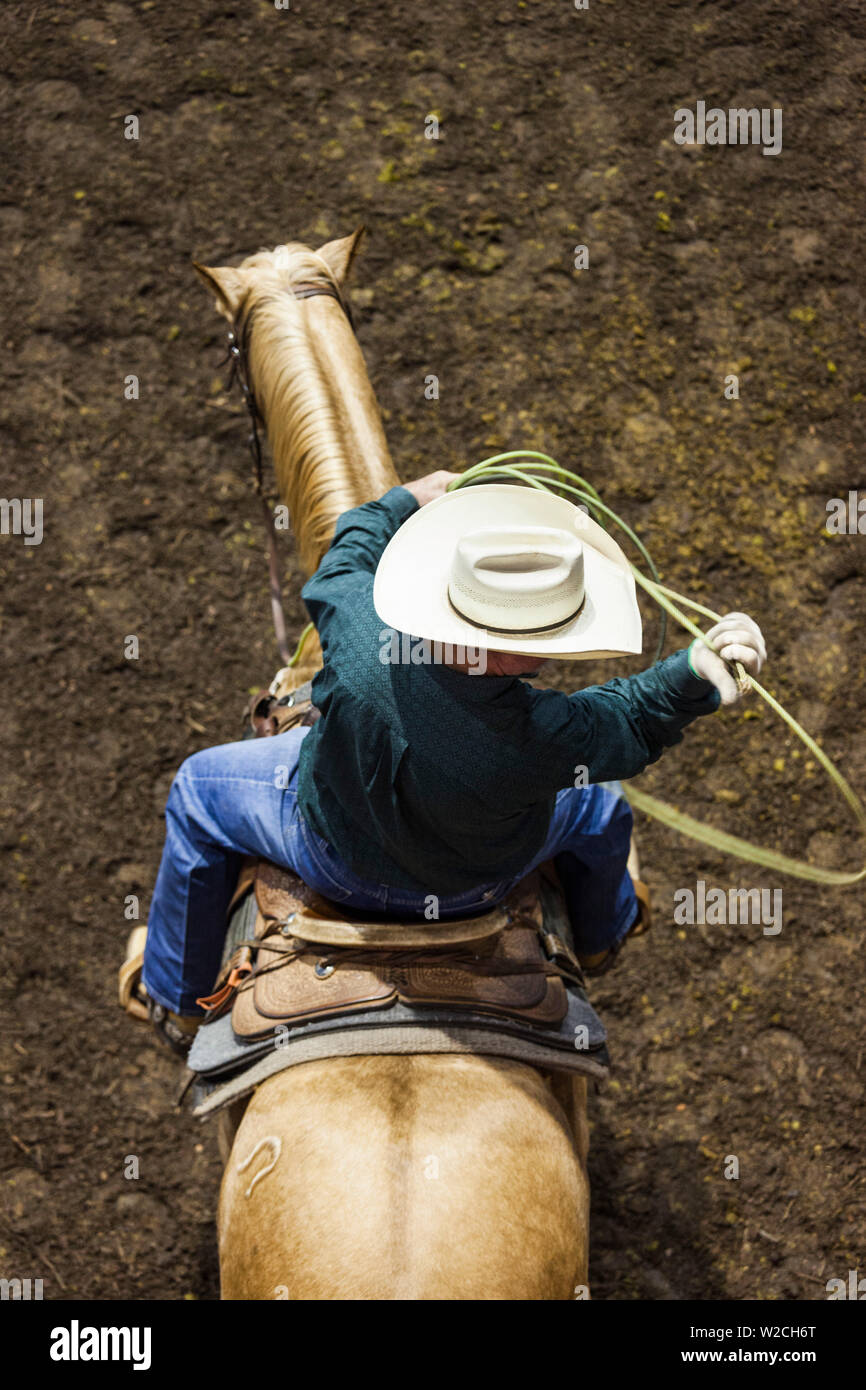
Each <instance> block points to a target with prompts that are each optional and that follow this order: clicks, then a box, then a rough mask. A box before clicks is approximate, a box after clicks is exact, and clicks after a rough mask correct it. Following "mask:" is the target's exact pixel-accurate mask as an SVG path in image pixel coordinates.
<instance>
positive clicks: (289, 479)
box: [196, 231, 589, 1299]
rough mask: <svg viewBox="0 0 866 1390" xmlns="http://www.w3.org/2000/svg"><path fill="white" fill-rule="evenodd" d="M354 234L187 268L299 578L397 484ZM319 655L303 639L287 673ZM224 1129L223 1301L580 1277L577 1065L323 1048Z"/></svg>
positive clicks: (419, 1291)
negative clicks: (277, 502)
mask: <svg viewBox="0 0 866 1390" xmlns="http://www.w3.org/2000/svg"><path fill="white" fill-rule="evenodd" d="M360 236H361V232H360V231H358V232H356V233H355V234H354V235H353V236H350V237H345V238H342V239H341V240H338V241H331V242H328V244H327V245H326V246H322V247H321V248H320V249H319V250H318V251H317V252H314V251H312V250H310V249H309V248H308V247H306V246H302V245H299V244H296V243H293V244H291V245H288V246H280V247H277V248H276V250H274V251H263V252H260V253H259V254H257V255H255V256H251V257H249V258H248V259H247V260H245V261H244V262H243V263H242V264H241V265H240V266H239V267H237V268H218V269H213V268H206V267H203V266H196V269H197V271H198V273H199V274H200V275H201V277H202V278H203V279H204V281H205V283H206V284H207V285H208V286H209V287H210V288H211V289H212V290H215V292H216V295H217V308H218V309H219V311H220V313H222V314H223V315H224V317H226V318H227V319H228V320H229V321H230V323H231V324H232V325H233V326H234V328H235V331H236V332H237V333H239V334H242V335H243V341H244V344H245V349H246V360H247V364H248V370H249V377H250V381H251V383H252V385H253V386H254V389H255V397H256V402H257V405H258V410H259V413H260V415H261V417H262V419H263V420H264V422H265V425H266V428H267V434H268V438H269V441H270V444H271V448H272V451H273V455H274V462H275V467H276V476H277V482H278V485H279V490H280V495H281V497H282V498H283V500H284V501H285V502H286V503H287V504H288V507H289V510H290V515H291V518H292V525H293V529H294V533H295V537H296V540H297V545H298V551H299V554H300V559H301V564H302V566H303V568H304V569H305V570H306V571H307V572H308V573H311V572H312V571H313V570H314V569H315V568H316V566H317V565H318V563H319V560H320V559H321V557H322V555H323V553H324V552H325V550H326V549H327V547H328V545H329V543H330V540H331V537H332V535H333V531H334V527H335V524H336V521H337V518H338V516H339V515H340V513H341V512H343V511H345V510H346V509H347V508H350V507H355V506H358V505H360V504H361V503H363V502H366V501H369V500H371V499H373V498H375V497H379V496H381V495H382V493H383V492H385V491H387V489H388V488H390V487H392V486H394V485H395V484H396V483H397V482H398V479H397V475H396V473H395V471H394V467H393V464H392V462H391V458H390V455H389V453H388V447H387V444H386V442H385V436H384V432H383V429H382V424H381V420H380V417H379V411H378V408H377V405H376V401H375V397H374V395H373V390H372V387H371V385H370V382H369V379H368V377H367V372H366V369H365V366H364V360H363V358H362V356H361V352H360V349H359V347H358V343H357V341H356V339H355V335H354V332H353V330H352V328H351V325H350V322H349V319H348V317H347V313H346V311H345V308H344V300H343V285H344V283H345V280H346V276H347V274H348V271H349V268H350V265H351V263H352V260H353V259H354V256H355V253H356V251H357V248H358V243H359V240H360ZM321 660H322V656H321V649H320V647H319V645H318V641H315V642H308V643H307V644H306V646H305V649H304V653H303V661H302V662H301V663H299V665H298V667H297V668H296V671H295V676H296V684H297V685H300V684H301V683H302V682H304V681H305V680H307V679H308V678H309V677H310V676H311V675H312V674H313V673H314V672H315V671H316V670H317V669H318V667H319V666H320V664H321ZM225 1138H226V1136H225V1134H224V1136H223V1139H224V1157H226V1154H227V1161H226V1167H225V1173H224V1177H223V1182H222V1191H221V1196H220V1208H219V1246H220V1269H221V1281H222V1296H223V1297H224V1298H255V1299H265V1298H280V1297H288V1298H292V1299H547V1298H552V1299H567V1298H573V1297H574V1296H575V1288H576V1286H581V1288H583V1287H585V1286H586V1280H587V1257H588V1219H589V1186H588V1182H587V1177H586V1153H587V1125H586V1081H585V1079H584V1078H582V1077H579V1076H575V1077H573V1078H572V1077H570V1076H565V1075H556V1076H553V1075H547V1074H546V1073H542V1072H541V1071H539V1070H536V1069H535V1068H533V1067H531V1066H527V1065H524V1064H522V1063H519V1062H513V1061H510V1060H507V1059H504V1058H494V1057H485V1056H481V1055H478V1056H475V1055H459V1054H431V1055H416V1056H406V1055H401V1056H357V1057H335V1058H326V1059H321V1060H317V1061H310V1062H304V1063H301V1064H299V1065H296V1066H292V1067H289V1068H287V1069H286V1070H284V1071H281V1072H279V1073H278V1074H276V1075H274V1076H272V1077H269V1078H268V1079H267V1080H266V1081H264V1082H262V1083H261V1084H260V1085H259V1087H258V1088H257V1090H256V1091H255V1092H254V1094H253V1096H252V1098H251V1100H250V1101H249V1104H248V1105H247V1107H246V1110H245V1112H244V1114H243V1118H242V1119H241V1120H240V1123H239V1125H238V1127H237V1129H236V1132H235V1133H234V1135H233V1144H232V1143H231V1138H232V1136H231V1134H229V1136H228V1142H225ZM229 1144H231V1148H230V1151H229V1147H228V1146H229Z"/></svg>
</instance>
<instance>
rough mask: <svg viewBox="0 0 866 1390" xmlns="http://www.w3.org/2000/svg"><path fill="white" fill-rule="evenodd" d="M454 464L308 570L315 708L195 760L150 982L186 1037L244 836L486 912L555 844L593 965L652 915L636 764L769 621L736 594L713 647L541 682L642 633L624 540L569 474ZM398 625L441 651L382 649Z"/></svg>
mask: <svg viewBox="0 0 866 1390" xmlns="http://www.w3.org/2000/svg"><path fill="white" fill-rule="evenodd" d="M456 476H457V475H455V474H452V473H448V472H444V471H439V472H435V473H432V474H429V475H428V476H426V477H423V478H420V479H419V480H418V481H416V482H414V483H410V484H407V485H405V486H400V487H393V488H391V489H390V491H388V492H386V493H385V495H384V496H383V497H381V498H379V499H378V500H377V501H373V502H368V503H365V504H364V505H363V506H360V507H356V508H354V509H353V510H351V511H348V512H344V513H343V515H342V516H341V517H340V518H339V520H338V522H337V526H336V530H335V534H334V538H333V541H332V543H331V546H330V549H329V550H328V551H327V553H326V554H325V556H324V558H323V560H322V562H321V564H320V565H319V568H318V570H317V571H316V573H315V574H314V575H313V576H312V578H311V579H309V580H308V582H307V583H306V585H305V586H304V588H303V590H302V597H303V599H304V602H305V604H306V606H307V608H308V610H309V613H310V617H311V618H312V620H313V622H314V623H315V625H316V628H317V630H318V633H319V637H320V639H321V644H322V651H323V654H324V664H323V667H322V669H321V671H319V673H318V674H317V676H316V678H315V680H314V682H313V688H312V698H313V701H314V704H315V706H316V707H317V708H318V710H319V711H320V717H319V718H318V720H317V721H316V722H315V723H313V724H312V725H310V726H309V727H295V728H292V729H290V730H288V731H287V732H285V733H283V734H279V735H277V736H275V737H273V738H263V739H254V740H248V741H243V742H238V743H230V744H226V745H223V746H221V747H218V748H211V749H205V750H203V751H202V752H199V753H196V754H194V755H193V756H192V757H190V758H188V759H187V760H186V762H185V763H184V764H183V766H182V767H181V769H180V771H179V772H178V774H177V777H176V778H175V781H174V783H173V785H172V788H171V792H170V795H169V798H168V804H167V809H166V822H167V833H166V841H165V849H164V852H163V856H162V862H161V865H160V869H159V875H158V878H157V882H156V887H155V890H154V894H153V901H152V905H151V911H150V918H149V924H148V931H147V941H146V947H145V952H144V967H143V974H142V984H143V987H144V990H145V991H146V993H147V996H148V997H149V1000H150V1006H149V1007H150V1014H151V1017H152V1018H153V1019H154V1021H155V1022H156V1023H157V1026H158V1027H159V1029H160V1031H161V1032H162V1033H163V1034H164V1035H165V1036H166V1038H167V1039H168V1040H169V1041H170V1042H172V1044H173V1045H175V1046H176V1047H177V1048H178V1050H183V1048H184V1047H185V1046H186V1045H187V1044H188V1042H189V1039H190V1036H191V1034H192V1032H194V1030H195V1028H196V1027H197V1024H198V1022H199V1020H200V1018H201V1010H200V1009H199V1007H198V1006H197V1004H196V1000H197V999H198V998H200V997H201V996H204V995H206V994H207V993H208V992H209V991H210V989H211V988H212V986H213V982H214V979H215V978H216V975H217V972H218V969H219V965H220V958H221V953H222V947H223V939H224V933H225V924H226V913H227V908H228V904H229V900H230V898H231V895H232V892H233V889H234V886H235V882H236V879H237V876H238V871H239V868H240V864H241V862H242V859H243V857H244V856H263V857H265V858H267V859H269V860H272V861H273V862H275V863H277V864H280V865H282V866H284V867H286V868H290V869H292V870H293V871H294V872H295V873H297V874H298V875H300V877H301V878H302V879H303V880H304V881H305V882H306V883H307V884H309V885H310V887H312V888H313V889H315V890H316V891H317V892H319V893H321V894H323V895H324V896H325V897H326V898H329V899H331V900H333V901H336V902H339V903H340V904H342V905H344V906H346V907H349V908H354V909H360V910H367V911H374V912H376V913H386V914H393V915H395V916H400V917H403V918H405V917H411V916H415V917H417V918H419V919H425V918H426V919H427V920H430V918H431V917H435V918H438V919H440V920H448V919H449V918H455V917H466V916H469V915H472V914H474V913H478V912H483V911H485V910H487V909H489V908H491V907H493V906H494V905H495V904H496V903H498V902H500V901H501V900H502V899H503V898H504V897H505V896H506V894H507V893H508V892H509V891H510V890H511V888H512V887H513V886H514V885H515V884H516V883H517V882H519V880H520V879H522V878H523V877H524V876H525V875H526V874H527V873H528V872H530V871H531V870H532V869H533V868H535V867H536V866H538V865H540V864H541V863H543V862H545V861H547V860H553V861H554V863H555V866H556V869H557V871H558V874H559V878H560V881H561V884H562V887H563V891H564V894H565V898H566V902H567V906H568V910H569V916H570V920H571V925H572V931H573V936H574V944H575V948H576V951H577V954H578V956H579V957H580V959H581V963H582V964H583V965H584V967H585V968H587V969H588V970H589V971H597V970H600V969H604V968H607V967H608V966H609V965H610V964H611V963H612V962H613V960H614V959H615V958H616V956H617V953H618V952H619V950H620V948H621V946H622V943H623V942H624V941H625V939H626V937H627V936H628V935H629V934H630V933H631V932H633V931H634V930H635V929H638V928H639V927H640V926H641V925H642V923H643V922H644V921H645V913H644V912H642V907H641V903H640V902H639V901H638V897H637V896H636V887H635V881H634V880H633V878H632V875H631V874H630V873H629V869H628V862H629V848H630V841H631V829H632V816H631V811H630V809H629V806H628V803H627V802H626V800H625V798H624V796H623V795H622V788H621V786H620V785H619V781H620V779H622V778H629V777H634V776H636V775H637V774H638V773H640V772H642V771H643V769H644V768H645V767H646V766H647V765H648V764H649V763H652V762H655V761H656V760H657V759H658V758H659V757H660V756H661V754H662V753H663V752H664V750H665V749H666V748H668V747H671V746H672V745H673V744H676V743H678V742H680V740H681V738H682V731H683V729H684V728H685V727H686V725H688V724H690V723H691V722H692V721H693V720H695V719H697V718H698V717H699V716H700V715H704V714H710V713H712V712H713V711H714V710H716V709H717V708H718V706H719V704H720V703H724V704H731V703H733V702H734V701H735V700H737V699H738V698H739V694H740V691H739V689H738V687H737V684H736V682H735V681H734V679H733V677H732V676H731V674H730V671H729V668H728V666H727V665H726V663H727V662H735V661H736V662H741V663H742V665H743V666H744V667H745V669H746V670H747V671H749V672H750V673H753V674H757V673H758V672H759V670H760V668H761V665H762V663H763V661H764V660H765V657H766V652H765V647H764V642H763V638H762V636H761V633H760V630H759V628H758V627H757V625H756V624H755V623H754V622H753V621H752V619H751V618H748V617H747V616H746V615H745V614H742V613H729V614H727V616H725V617H724V618H722V620H721V621H720V622H719V623H717V624H716V625H715V627H713V628H712V629H711V630H710V631H709V632H708V633H707V638H708V640H709V642H711V643H712V646H713V648H714V649H715V651H712V650H710V649H709V648H708V647H707V646H705V645H704V644H703V643H702V642H700V641H697V640H696V641H695V642H693V643H692V645H691V646H690V647H689V648H687V649H683V650H681V651H678V652H676V653H674V655H673V656H669V657H668V658H667V659H666V660H664V661H660V662H658V663H656V664H655V665H654V666H651V667H650V668H649V669H648V670H646V671H643V672H642V673H640V674H638V675H635V676H630V677H628V678H618V679H614V680H611V681H609V682H608V683H607V684H606V685H602V686H591V687H589V688H587V689H582V690H578V691H576V692H575V693H573V694H570V695H569V694H565V693H564V692H562V691H560V690H554V689H538V688H536V687H535V686H533V685H530V684H528V680H529V679H534V678H535V677H537V676H538V674H539V672H540V670H541V668H542V666H543V664H544V663H545V662H546V661H548V660H551V659H552V660H565V659H587V658H589V657H613V656H617V655H621V654H636V653H639V652H640V651H641V620H640V614H639V611H638V607H637V602H636V598H635V588H634V580H633V578H632V574H631V571H630V568H629V565H628V561H627V560H626V557H625V555H624V554H623V552H622V550H621V549H620V547H619V546H618V545H617V544H616V542H615V541H613V540H612V539H611V537H610V536H609V535H608V534H607V532H605V531H604V530H603V529H602V528H601V527H600V526H598V525H597V524H596V523H595V522H594V521H593V520H592V519H591V518H590V517H589V516H588V515H587V514H586V512H585V511H584V510H582V509H581V508H579V507H576V506H575V505H574V504H573V503H571V502H569V501H567V500H565V499H564V498H561V497H557V496H555V495H554V494H552V493H549V492H547V491H542V490H540V489H536V488H533V487H523V486H515V485H513V484H509V483H504V484H485V485H483V486H469V487H463V488H460V489H456V490H454V491H452V492H448V493H446V488H447V486H448V484H449V483H450V482H451V481H452V480H453V479H454V478H455V477H456ZM391 633H396V634H398V635H400V634H410V635H411V636H412V638H413V640H414V639H427V644H428V651H429V650H432V651H433V653H434V655H435V654H437V653H438V654H439V655H440V659H439V660H427V661H413V660H411V659H410V660H409V661H405V660H382V659H381V653H382V651H383V649H384V648H385V647H386V646H387V645H388V638H389V635H390V634H391ZM404 649H405V648H404V644H402V643H401V642H397V643H396V644H394V646H393V650H395V651H396V652H398V653H399V652H400V651H402V650H404ZM461 649H462V650H461ZM479 658H481V659H479Z"/></svg>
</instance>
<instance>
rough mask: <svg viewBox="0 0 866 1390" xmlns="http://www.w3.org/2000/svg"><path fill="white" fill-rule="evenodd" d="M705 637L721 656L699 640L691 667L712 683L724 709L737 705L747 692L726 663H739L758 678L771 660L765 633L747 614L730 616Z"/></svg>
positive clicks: (691, 653)
mask: <svg viewBox="0 0 866 1390" xmlns="http://www.w3.org/2000/svg"><path fill="white" fill-rule="evenodd" d="M704 636H705V637H706V639H707V641H708V642H712V644H713V646H714V647H715V649H716V652H718V656H716V654H715V653H714V652H711V651H710V650H709V649H708V648H707V647H705V646H704V644H703V642H699V641H698V640H697V638H696V639H695V641H694V642H693V643H692V645H691V646H690V647H689V664H690V666H691V668H692V670H693V671H696V672H697V674H698V675H699V676H702V677H703V679H704V680H706V681H711V682H712V684H713V685H714V686H715V687H716V689H717V690H718V692H719V694H720V695H721V697H722V704H723V705H734V704H736V702H737V700H739V698H740V696H741V695H742V694H743V692H742V691H741V690H740V688H739V686H738V685H737V682H736V680H735V679H734V677H733V676H732V675H731V673H730V671H729V670H728V668H727V666H726V665H725V662H726V661H739V662H741V664H742V665H743V666H744V667H745V669H746V670H747V671H748V673H749V675H750V676H757V674H758V672H759V671H760V669H761V667H762V666H763V664H764V662H765V661H766V660H767V648H766V647H765V646H764V638H763V636H762V634H761V629H760V628H759V627H758V624H757V623H756V622H755V621H754V620H753V619H752V618H749V617H748V616H747V615H746V614H745V613H726V614H725V616H724V617H723V618H722V619H721V620H720V621H719V622H717V623H716V625H715V627H711V628H710V630H709V632H706V633H705V634H704Z"/></svg>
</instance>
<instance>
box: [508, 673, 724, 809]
mask: <svg viewBox="0 0 866 1390" xmlns="http://www.w3.org/2000/svg"><path fill="white" fill-rule="evenodd" d="M527 688H528V689H530V691H531V694H532V696H534V697H535V699H534V708H533V711H532V713H533V716H534V720H535V722H536V726H537V727H536V734H537V736H539V737H540V738H541V740H542V745H543V748H544V750H545V752H546V756H545V753H542V763H543V768H539V771H540V772H541V777H542V780H543V781H544V782H545V784H546V785H545V790H546V791H547V792H548V793H549V792H550V791H554V790H559V789H560V788H562V787H567V786H573V785H575V776H576V769H577V768H578V767H585V768H586V769H587V774H586V776H587V780H588V781H590V782H610V781H618V780H620V779H623V778H628V777H635V776H637V774H638V773H639V772H643V770H644V768H645V767H647V766H648V765H649V764H650V763H654V762H656V760H657V759H658V758H660V757H661V755H662V753H663V752H664V751H665V749H666V748H671V747H673V745H674V744H677V743H680V742H681V741H682V736H683V729H685V728H686V726H687V725H689V724H691V723H692V722H693V721H694V720H695V719H698V718H700V716H701V715H702V714H712V713H713V711H714V710H716V709H718V707H719V703H720V696H719V692H718V691H717V690H716V688H715V686H714V685H712V684H711V682H710V681H705V680H703V679H702V678H701V677H700V676H696V675H695V674H694V672H693V671H692V670H691V668H690V666H689V661H688V649H687V648H684V649H683V650H682V651H679V652H675V653H674V654H673V656H669V657H667V658H666V660H664V661H659V662H657V663H656V664H655V665H654V666H651V667H650V668H649V669H648V670H647V671H642V672H641V673H640V674H639V675H636V676H628V677H625V678H622V679H616V680H612V681H608V682H607V684H606V685H597V686H590V687H589V688H588V689H586V690H580V691H577V693H576V694H574V695H566V694H565V693H564V692H563V691H558V690H532V689H531V687H527ZM578 785H579V783H578Z"/></svg>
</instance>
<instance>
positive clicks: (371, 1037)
mask: <svg viewBox="0 0 866 1390" xmlns="http://www.w3.org/2000/svg"><path fill="white" fill-rule="evenodd" d="M567 993H568V1013H567V1015H566V1017H565V1018H564V1019H563V1021H562V1023H561V1024H560V1025H559V1028H558V1029H540V1028H538V1027H536V1026H534V1025H533V1024H531V1023H523V1022H521V1021H520V1020H519V1019H505V1018H496V1017H494V1016H493V1015H492V1014H491V1015H487V1016H486V1017H485V1016H484V1015H481V1014H474V1013H472V1012H470V1011H468V1010H467V1011H466V1012H463V1013H460V1014H458V1013H457V1012H455V1011H449V1010H446V1009H441V1008H438V1007H437V1008H431V1009H425V1010H423V1011H422V1010H419V1009H415V1008H413V1007H411V1006H410V1005H406V1004H402V1003H400V1002H399V1001H398V1002H397V1003H395V1004H393V1005H392V1006H391V1007H390V1008H388V1009H384V1010H371V1011H369V1012H367V1011H363V1012H359V1013H356V1014H354V1015H353V1017H352V1020H351V1024H350V1025H349V1026H346V1025H345V1024H344V1023H343V1021H342V1020H341V1019H340V1018H331V1019H318V1020H313V1021H312V1022H310V1023H304V1024H299V1025H297V1026H291V1025H279V1026H277V1027H276V1028H275V1029H274V1031H273V1032H271V1033H270V1034H269V1035H268V1036H267V1037H262V1038H258V1039H255V1040H250V1041H244V1040H243V1039H240V1038H238V1037H236V1036H235V1033H234V1031H233V1029H232V1023H231V1018H230V1016H229V1015H228V1014H226V1015H224V1016H223V1017H222V1018H219V1019H216V1020H215V1022H214V1023H213V1024H210V1025H209V1026H208V1027H207V1028H200V1029H199V1031H198V1033H197V1035H196V1037H195V1040H194V1042H193V1045H192V1048H191V1050H190V1053H189V1057H188V1066H189V1068H190V1072H189V1082H190V1083H192V1084H193V1109H194V1114H195V1115H196V1116H198V1117H199V1118H201V1119H204V1118H206V1117H207V1116H208V1115H209V1114H212V1113H213V1112H214V1111H216V1110H219V1109H221V1108H222V1106H224V1105H228V1104H230V1103H231V1102H232V1101H233V1100H235V1099H237V1098H238V1097H239V1096H242V1095H246V1094H247V1093H248V1092H249V1091H252V1090H254V1089H255V1088H256V1086H257V1085H259V1084H260V1082H262V1081H264V1080H266V1079H267V1078H268V1077H269V1076H273V1075H274V1074H275V1073H276V1072H278V1071H282V1070H284V1069H285V1068H286V1067H293V1066H299V1065H300V1064H301V1063H303V1062H310V1061H316V1060H318V1059H321V1058H327V1057H347V1056H376V1055H381V1054H395V1053H409V1054H415V1053H430V1052H434V1053H435V1052H456V1053H460V1052H465V1053H471V1054H475V1055H483V1056H490V1057H507V1058H510V1059H511V1060H513V1061H519V1062H525V1063H526V1064H527V1065H529V1066H535V1067H543V1068H545V1069H547V1070H549V1071H557V1072H565V1073H571V1074H574V1073H578V1074H581V1075H584V1076H589V1077H592V1078H593V1080H595V1081H596V1082H602V1081H604V1080H605V1079H606V1077H607V1072H608V1068H609V1066H610V1058H609V1056H608V1051H607V1046H606V1034H605V1029H604V1025H603V1023H602V1021H601V1019H600V1018H599V1017H598V1014H597V1013H596V1012H595V1010H594V1009H593V1007H592V1005H591V1004H590V1003H589V1000H588V999H587V998H586V995H585V993H584V992H583V991H582V990H580V989H578V988H577V987H574V988H573V987H572V986H570V985H569V987H568V991H567Z"/></svg>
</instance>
